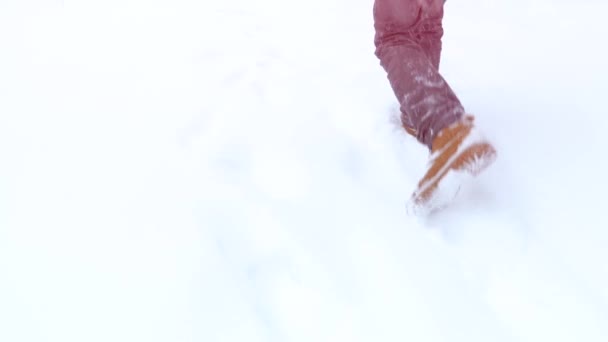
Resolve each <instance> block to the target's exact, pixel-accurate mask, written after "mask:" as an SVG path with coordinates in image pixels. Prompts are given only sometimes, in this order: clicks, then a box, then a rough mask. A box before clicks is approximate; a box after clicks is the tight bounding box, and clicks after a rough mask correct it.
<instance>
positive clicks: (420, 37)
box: [374, 0, 464, 148]
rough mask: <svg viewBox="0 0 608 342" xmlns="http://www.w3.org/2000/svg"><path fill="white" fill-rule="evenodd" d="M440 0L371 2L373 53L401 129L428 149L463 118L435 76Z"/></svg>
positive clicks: (440, 33) (453, 98)
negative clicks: (385, 76)
mask: <svg viewBox="0 0 608 342" xmlns="http://www.w3.org/2000/svg"><path fill="white" fill-rule="evenodd" d="M443 3H444V0H375V3H374V27H375V29H376V35H375V39H374V43H375V45H376V55H377V56H378V58H379V59H380V63H381V65H382V66H383V67H384V69H385V70H386V72H387V74H388V79H389V81H390V84H391V86H392V88H393V91H394V92H395V95H396V96H397V100H398V101H399V103H400V107H401V120H402V123H403V126H404V127H405V128H406V129H407V130H408V132H410V133H412V132H413V133H414V134H415V136H416V138H417V139H418V140H419V141H420V142H422V143H423V144H425V145H427V146H428V147H429V148H431V145H432V142H433V140H434V139H435V137H436V136H437V135H438V134H439V132H440V131H441V130H442V129H444V128H446V127H448V126H450V125H451V124H453V123H455V122H457V121H458V120H459V119H460V118H461V117H462V116H463V114H464V109H463V107H462V105H461V104H460V101H459V100H458V98H457V97H456V95H455V94H454V92H453V91H452V89H451V88H450V87H449V85H448V84H447V82H446V81H445V80H444V79H443V77H442V76H441V75H440V74H439V60H440V54H441V37H442V36H443V28H442V24H441V21H442V19H443Z"/></svg>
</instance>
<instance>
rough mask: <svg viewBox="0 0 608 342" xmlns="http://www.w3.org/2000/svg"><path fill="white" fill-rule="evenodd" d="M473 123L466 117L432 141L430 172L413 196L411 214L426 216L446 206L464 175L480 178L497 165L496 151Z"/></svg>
mask: <svg viewBox="0 0 608 342" xmlns="http://www.w3.org/2000/svg"><path fill="white" fill-rule="evenodd" d="M473 121H474V118H473V117H472V116H466V117H464V118H463V119H462V120H460V121H458V122H456V123H455V124H453V125H451V126H449V127H447V128H445V129H443V130H442V131H441V132H440V133H439V135H437V137H436V138H435V140H433V145H432V149H431V157H430V162H429V169H428V171H427V172H426V174H425V175H424V177H422V179H421V180H420V182H419V183H418V189H416V191H415V192H414V194H413V195H412V199H411V202H410V211H411V212H413V213H415V214H425V213H430V212H432V211H433V210H436V209H439V208H441V207H443V206H445V205H447V204H448V203H449V201H451V200H452V199H453V198H454V196H455V195H456V194H457V193H458V190H459V189H460V185H461V183H462V181H464V179H463V178H462V176H468V177H472V176H477V175H478V174H479V173H480V172H482V171H483V170H485V169H486V168H487V167H488V166H490V165H491V164H492V163H493V162H494V160H495V159H496V150H495V149H494V147H493V146H492V145H491V144H490V142H488V141H487V140H486V139H485V138H484V137H483V136H481V134H480V133H479V131H478V129H477V128H476V127H475V125H474V122H473ZM446 176H448V177H446ZM450 176H454V177H450ZM448 178H449V180H448ZM446 180H448V181H446Z"/></svg>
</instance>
